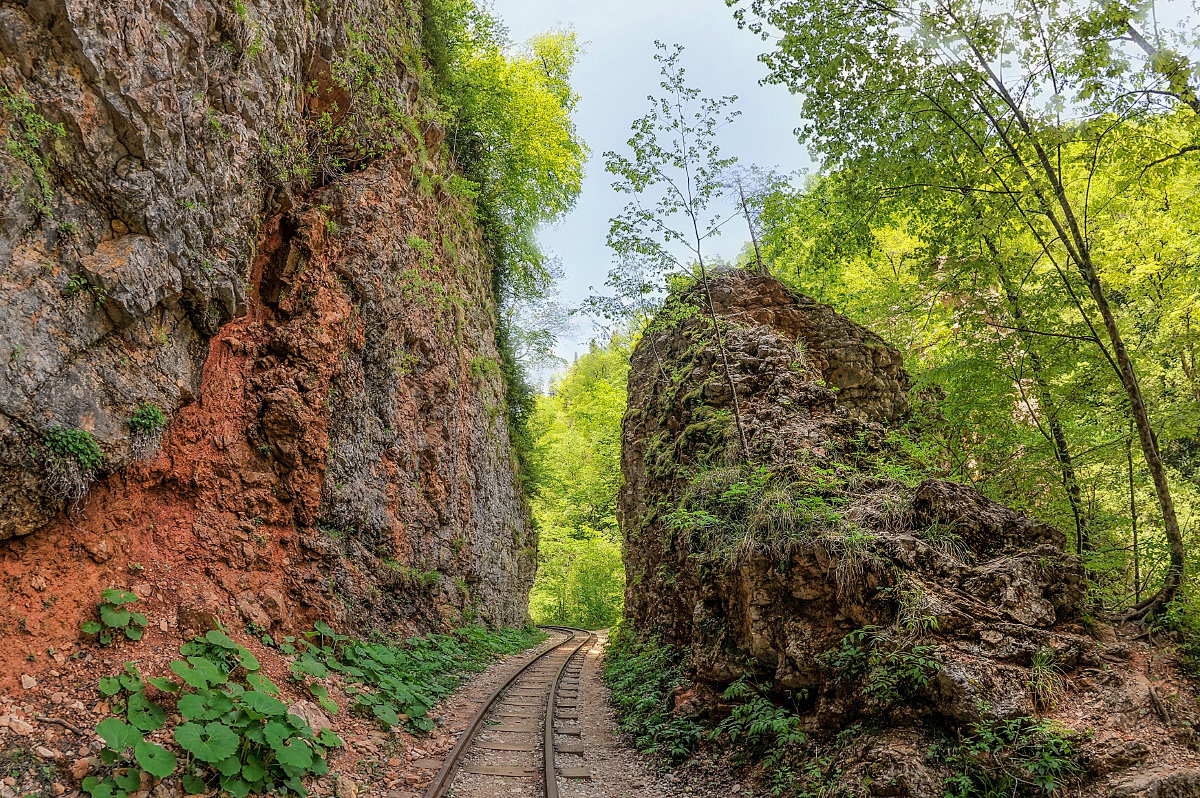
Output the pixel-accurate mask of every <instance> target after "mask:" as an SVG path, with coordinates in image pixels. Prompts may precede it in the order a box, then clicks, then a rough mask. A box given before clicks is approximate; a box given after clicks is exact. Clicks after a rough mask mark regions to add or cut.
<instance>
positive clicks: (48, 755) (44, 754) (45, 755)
mask: <svg viewBox="0 0 1200 798" xmlns="http://www.w3.org/2000/svg"><path fill="white" fill-rule="evenodd" d="M33 752H34V753H35V754H37V755H38V756H40V757H41V758H42V759H57V758H58V752H57V751H52V750H51V749H49V748H47V747H46V746H44V745H39V746H38V747H37V748H34V749H33Z"/></svg>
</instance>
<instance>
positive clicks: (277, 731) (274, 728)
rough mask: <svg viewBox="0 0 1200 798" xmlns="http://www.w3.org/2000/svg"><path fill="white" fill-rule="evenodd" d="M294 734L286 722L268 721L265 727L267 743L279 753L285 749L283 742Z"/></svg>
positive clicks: (264, 735)
mask: <svg viewBox="0 0 1200 798" xmlns="http://www.w3.org/2000/svg"><path fill="white" fill-rule="evenodd" d="M291 736H292V730H291V728H290V727H288V725H287V724H285V723H280V722H279V721H276V720H273V721H270V722H268V723H267V725H266V727H265V728H264V729H263V737H264V738H266V741H267V745H269V746H271V750H273V751H275V752H276V753H278V752H279V751H281V750H283V744H284V743H285V742H286V741H287V738H288V737H291Z"/></svg>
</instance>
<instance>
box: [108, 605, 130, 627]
mask: <svg viewBox="0 0 1200 798" xmlns="http://www.w3.org/2000/svg"><path fill="white" fill-rule="evenodd" d="M132 617H133V614H132V613H130V612H129V610H123V609H121V608H120V607H117V606H115V605H112V604H101V605H100V620H101V621H103V622H104V625H105V626H108V627H110V628H112V629H124V628H125V627H126V626H128V625H129V619H130V618H132Z"/></svg>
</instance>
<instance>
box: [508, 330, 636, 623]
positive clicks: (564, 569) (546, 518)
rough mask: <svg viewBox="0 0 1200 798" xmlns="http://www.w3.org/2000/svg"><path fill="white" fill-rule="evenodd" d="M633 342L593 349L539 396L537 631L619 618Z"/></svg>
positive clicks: (615, 341)
mask: <svg viewBox="0 0 1200 798" xmlns="http://www.w3.org/2000/svg"><path fill="white" fill-rule="evenodd" d="M630 344H631V342H630V340H629V338H628V337H625V336H620V335H617V336H614V337H613V338H612V339H610V341H609V342H608V345H607V346H604V347H601V346H599V345H598V344H595V343H593V344H592V346H591V349H590V351H588V352H587V353H586V354H584V355H582V356H580V357H579V358H578V359H577V360H576V361H575V363H573V364H572V365H571V367H570V368H569V369H568V370H567V371H566V372H565V373H564V374H562V375H561V376H559V377H558V378H557V379H556V381H555V382H554V385H553V387H552V388H551V392H550V394H549V395H547V396H542V397H538V402H537V410H536V412H535V413H534V415H533V418H532V420H531V422H530V428H531V430H532V433H533V435H534V436H535V439H536V448H535V457H534V462H533V471H534V473H535V474H536V483H535V484H536V493H535V495H534V498H533V514H534V518H535V520H536V521H537V525H538V529H539V542H538V573H537V579H536V581H535V582H534V587H533V591H532V593H531V595H530V612H531V613H532V614H533V616H534V618H535V619H536V620H537V622H538V623H551V624H564V625H570V626H578V627H585V628H589V629H596V628H600V627H605V626H611V625H613V624H615V623H617V621H619V620H620V617H621V610H622V607H623V606H624V590H625V571H624V566H623V563H622V561H621V536H620V530H619V529H618V527H617V516H616V508H617V491H618V490H619V489H620V486H621V472H620V456H621V417H622V416H623V415H624V412H625V382H626V377H627V374H628V371H629V349H630Z"/></svg>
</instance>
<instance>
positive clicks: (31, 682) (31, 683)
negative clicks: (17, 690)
mask: <svg viewBox="0 0 1200 798" xmlns="http://www.w3.org/2000/svg"><path fill="white" fill-rule="evenodd" d="M21 687H23V688H24V689H26V690H32V689H33V688H35V687H37V679H35V678H33V677H32V676H30V675H29V674H28V673H22V674H21Z"/></svg>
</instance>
